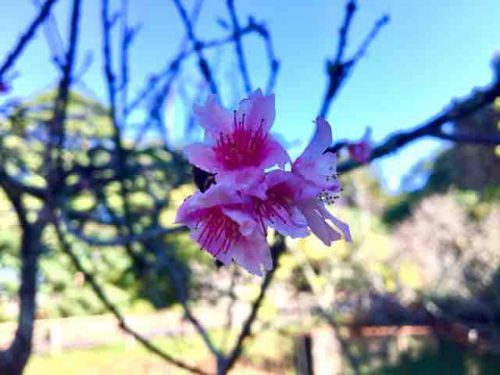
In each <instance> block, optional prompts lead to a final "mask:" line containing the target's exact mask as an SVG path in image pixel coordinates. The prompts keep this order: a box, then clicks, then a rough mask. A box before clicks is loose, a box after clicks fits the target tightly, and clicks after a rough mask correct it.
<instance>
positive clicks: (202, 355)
mask: <svg viewBox="0 0 500 375" xmlns="http://www.w3.org/2000/svg"><path fill="white" fill-rule="evenodd" d="M214 336H215V337H214V338H215V339H216V340H215V342H219V341H218V340H217V339H219V338H220V335H219V334H218V333H214ZM217 336H219V337H217ZM154 343H155V344H157V345H159V346H161V348H163V349H164V350H165V351H166V352H167V353H169V354H172V355H174V356H175V357H177V358H179V359H182V360H184V361H185V362H187V363H189V364H191V365H196V366H198V367H200V368H202V369H205V370H207V371H209V372H213V370H214V368H215V367H214V363H213V360H212V359H211V357H210V355H209V353H208V351H207V349H206V348H205V346H204V344H203V343H202V342H201V341H200V339H199V338H198V337H195V336H193V337H183V338H178V337H177V338H160V339H155V340H154ZM278 348H280V351H281V353H276V351H277V349H278ZM289 350H291V347H289V345H287V344H286V343H284V342H282V340H280V338H279V337H277V336H276V335H271V334H261V335H259V336H258V339H256V340H255V341H253V342H252V343H251V345H249V346H248V348H247V351H246V356H245V358H244V360H243V361H242V362H243V364H242V365H239V366H238V368H237V369H236V370H234V371H233V372H234V373H235V374H238V375H239V374H243V375H245V374H266V373H269V374H272V373H276V372H275V371H273V363H278V362H279V363H281V364H282V363H283V359H284V358H285V360H286V356H287V355H288V353H289ZM277 366H278V367H279V368H280V370H279V371H278V372H279V373H286V372H287V371H286V370H284V369H283V367H282V366H281V365H277ZM263 367H266V368H267V371H264V370H259V368H263ZM25 373H26V374H27V375H47V374H50V375H84V374H85V375H97V374H103V375H104V374H105V375H118V374H127V375H129V374H146V375H156V374H162V375H164V374H187V373H188V372H186V371H183V370H180V369H178V368H176V367H172V366H169V365H168V364H166V363H165V362H164V361H163V360H162V359H161V358H158V357H157V356H155V355H154V354H151V353H149V352H147V351H146V350H145V349H143V347H142V346H141V345H140V344H138V343H134V342H133V341H128V342H124V343H120V344H116V345H113V346H101V347H96V348H92V349H78V350H68V351H65V352H63V353H61V354H58V355H53V356H50V355H34V356H33V357H32V358H31V360H30V362H29V363H28V367H27V369H26V371H25Z"/></svg>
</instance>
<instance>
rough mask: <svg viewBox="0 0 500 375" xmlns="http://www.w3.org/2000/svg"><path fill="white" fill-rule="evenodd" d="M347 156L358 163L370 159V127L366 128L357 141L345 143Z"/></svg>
mask: <svg viewBox="0 0 500 375" xmlns="http://www.w3.org/2000/svg"><path fill="white" fill-rule="evenodd" d="M347 150H348V151H349V156H350V157H351V159H353V160H355V161H356V162H358V163H359V164H365V163H366V162H368V161H369V160H370V156H371V154H372V147H371V129H370V128H367V129H366V131H365V135H364V136H363V138H362V139H361V140H360V141H358V142H352V143H349V144H348V145H347Z"/></svg>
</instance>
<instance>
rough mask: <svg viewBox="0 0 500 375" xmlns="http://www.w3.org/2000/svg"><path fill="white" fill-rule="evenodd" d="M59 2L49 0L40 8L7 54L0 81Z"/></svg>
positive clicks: (0, 71) (0, 73)
mask: <svg viewBox="0 0 500 375" xmlns="http://www.w3.org/2000/svg"><path fill="white" fill-rule="evenodd" d="M56 2H57V0H47V1H46V2H45V3H44V4H43V6H42V7H41V9H40V12H39V13H38V14H37V16H36V17H35V19H34V20H33V22H32V23H31V24H30V25H29V26H28V28H27V29H26V31H25V32H24V34H23V35H21V37H20V38H19V39H18V40H17V43H16V45H15V46H14V48H13V49H12V51H11V52H10V53H9V54H8V55H7V58H6V60H5V61H4V62H3V64H2V65H1V67H0V82H1V81H2V79H3V76H4V75H5V73H7V71H8V70H9V69H10V68H11V67H12V66H13V65H14V63H15V62H16V60H17V58H18V57H19V56H20V55H21V52H23V50H24V48H25V47H26V46H27V45H28V42H29V41H30V40H32V39H33V37H34V36H35V33H36V31H37V29H38V27H39V26H40V25H41V24H42V23H43V21H44V20H45V19H46V18H47V17H48V15H49V14H50V11H51V10H52V7H53V6H54V4H55V3H56Z"/></svg>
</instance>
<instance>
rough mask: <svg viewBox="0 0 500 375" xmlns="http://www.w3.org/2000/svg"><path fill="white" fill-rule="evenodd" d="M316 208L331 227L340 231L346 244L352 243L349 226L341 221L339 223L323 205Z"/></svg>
mask: <svg viewBox="0 0 500 375" xmlns="http://www.w3.org/2000/svg"><path fill="white" fill-rule="evenodd" d="M318 207H319V210H320V212H321V213H322V214H323V216H324V217H326V218H328V219H329V220H330V221H331V222H332V223H333V225H334V226H335V227H336V228H337V229H339V230H340V232H341V233H342V234H343V236H344V238H345V240H346V241H347V242H352V237H351V231H350V229H349V226H348V225H347V224H346V223H344V222H343V221H340V220H339V219H337V218H336V217H335V216H333V215H332V214H331V213H330V211H328V209H327V208H326V207H325V206H324V205H323V204H318Z"/></svg>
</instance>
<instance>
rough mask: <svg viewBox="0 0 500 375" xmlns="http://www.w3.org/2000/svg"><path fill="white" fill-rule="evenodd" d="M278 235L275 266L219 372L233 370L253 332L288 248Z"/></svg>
mask: <svg viewBox="0 0 500 375" xmlns="http://www.w3.org/2000/svg"><path fill="white" fill-rule="evenodd" d="M276 237H277V238H276V242H275V243H274V245H273V246H272V249H271V254H272V255H273V260H274V267H273V269H272V270H271V271H269V272H268V273H267V274H266V276H265V277H264V280H263V281H262V284H261V286H260V292H259V295H258V296H257V298H256V299H255V301H254V302H253V304H252V309H251V311H250V314H249V315H248V317H247V319H246V320H245V322H244V323H243V327H242V329H241V332H240V334H239V335H238V338H237V340H236V344H235V345H234V347H233V349H232V350H231V353H230V354H229V355H228V356H227V358H226V359H225V360H224V362H223V363H220V364H218V369H217V373H218V374H226V373H228V372H229V370H231V368H232V367H233V366H234V364H235V363H236V361H237V360H238V359H239V357H240V356H241V353H242V350H243V344H244V343H245V340H246V339H247V338H248V337H249V336H250V335H251V334H252V326H253V323H254V322H255V320H256V319H257V313H258V312H259V309H260V307H261V305H262V302H263V301H264V297H265V296H266V293H267V290H268V288H269V286H270V285H271V282H272V280H273V278H274V274H275V272H276V270H277V269H278V266H279V263H278V261H279V258H280V256H281V254H283V253H284V251H285V250H286V244H285V239H284V238H283V237H282V236H281V235H277V236H276Z"/></svg>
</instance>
